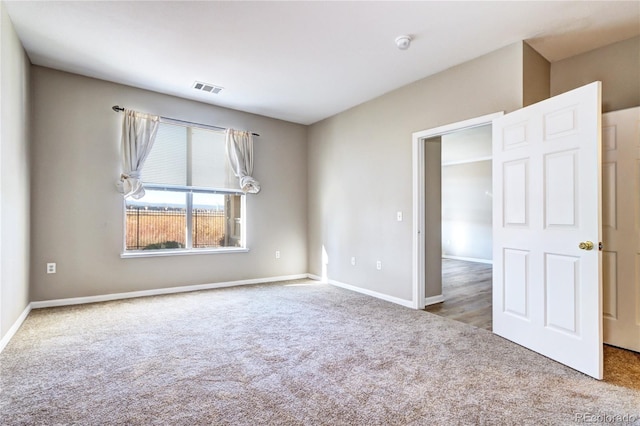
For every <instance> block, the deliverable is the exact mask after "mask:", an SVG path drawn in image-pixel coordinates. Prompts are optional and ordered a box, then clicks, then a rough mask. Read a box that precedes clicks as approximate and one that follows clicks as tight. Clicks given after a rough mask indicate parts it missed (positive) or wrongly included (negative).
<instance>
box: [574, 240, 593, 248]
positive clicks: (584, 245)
mask: <svg viewBox="0 0 640 426" xmlns="http://www.w3.org/2000/svg"><path fill="white" fill-rule="evenodd" d="M578 247H580V249H581V250H593V243H592V242H591V241H583V242H581V243H580V244H578Z"/></svg>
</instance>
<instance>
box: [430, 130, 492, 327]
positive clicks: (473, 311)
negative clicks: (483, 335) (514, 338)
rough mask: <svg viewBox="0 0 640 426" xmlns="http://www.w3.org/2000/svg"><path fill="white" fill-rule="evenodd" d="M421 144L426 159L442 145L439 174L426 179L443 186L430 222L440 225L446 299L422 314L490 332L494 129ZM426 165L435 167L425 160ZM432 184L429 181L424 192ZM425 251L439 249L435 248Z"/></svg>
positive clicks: (464, 133) (443, 136)
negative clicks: (437, 207) (432, 146)
mask: <svg viewBox="0 0 640 426" xmlns="http://www.w3.org/2000/svg"><path fill="white" fill-rule="evenodd" d="M425 143H426V144H427V152H426V155H427V156H429V155H434V154H437V152H434V151H437V150H434V149H430V148H429V145H431V144H440V155H439V157H440V176H439V177H438V176H433V175H432V174H431V173H430V174H429V176H428V177H429V178H431V177H433V179H432V180H433V181H434V182H435V181H438V180H439V181H440V187H441V190H440V195H439V196H440V202H441V211H440V217H437V218H436V217H434V218H433V220H435V221H440V223H441V237H440V238H439V239H440V240H441V248H440V251H441V257H442V259H441V274H442V296H443V298H444V300H443V301H442V302H441V303H438V304H433V305H427V306H426V308H425V310H426V311H428V312H431V313H434V314H437V315H440V316H444V317H448V318H451V319H454V320H456V321H460V322H463V323H466V324H470V325H473V326H476V327H480V328H484V329H487V330H491V329H492V312H491V306H492V275H493V274H492V263H493V261H492V259H493V250H492V229H493V223H492V219H493V199H492V162H491V155H492V127H491V125H484V126H478V127H472V128H469V129H463V130H458V131H455V132H452V133H447V134H444V135H442V136H438V137H436V138H430V139H427V140H425ZM425 162H426V164H427V165H432V164H433V162H432V160H431V159H429V158H427V159H425ZM434 166H435V164H434ZM434 169H435V167H434ZM433 174H435V173H433ZM431 184H432V182H427V188H429V186H430V185H431ZM427 191H429V189H427ZM434 192H436V191H434ZM434 195H436V196H437V194H434ZM427 202H428V201H427ZM427 210H429V208H428V207H427ZM434 213H435V212H434ZM434 216H436V214H434ZM429 247H430V248H431V249H433V250H437V248H436V247H435V244H432V245H429ZM427 265H428V264H427Z"/></svg>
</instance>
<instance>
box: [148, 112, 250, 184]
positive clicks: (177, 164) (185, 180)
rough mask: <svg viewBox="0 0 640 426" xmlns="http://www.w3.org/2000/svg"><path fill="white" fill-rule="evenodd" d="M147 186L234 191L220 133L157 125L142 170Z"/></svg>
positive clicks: (164, 124)
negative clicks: (151, 146) (176, 186)
mask: <svg viewBox="0 0 640 426" xmlns="http://www.w3.org/2000/svg"><path fill="white" fill-rule="evenodd" d="M142 181H143V182H144V183H147V184H158V185H178V186H193V187H200V188H211V189H224V190H233V191H237V190H238V188H237V182H236V179H235V177H234V175H233V172H232V171H231V170H230V168H229V167H228V163H227V158H226V152H225V136H224V133H223V132H219V131H213V130H207V129H200V128H193V127H183V126H178V125H173V124H167V123H160V127H159V129H158V134H157V136H156V140H155V143H154V145H153V148H152V149H151V153H150V154H149V157H148V158H147V161H146V162H145V165H144V168H143V170H142Z"/></svg>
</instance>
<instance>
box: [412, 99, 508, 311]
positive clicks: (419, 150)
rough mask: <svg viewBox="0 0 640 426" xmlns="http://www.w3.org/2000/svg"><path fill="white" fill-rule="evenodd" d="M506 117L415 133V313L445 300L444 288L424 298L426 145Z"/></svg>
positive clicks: (499, 114)
mask: <svg viewBox="0 0 640 426" xmlns="http://www.w3.org/2000/svg"><path fill="white" fill-rule="evenodd" d="M503 115H504V111H500V112H495V113H492V114H487V115H483V116H480V117H476V118H471V119H468V120H464V121H458V122H455V123H451V124H446V125H444V126H439V127H434V128H431V129H427V130H422V131H419V132H414V133H413V136H412V148H413V154H412V156H413V249H412V258H413V268H412V271H413V277H412V292H411V306H412V307H413V308H414V309H424V307H425V305H427V304H434V303H439V302H442V301H443V300H444V298H443V297H442V288H441V289H440V295H436V296H432V297H429V300H427V299H426V297H425V294H426V288H425V283H426V282H425V263H426V261H425V255H426V253H425V243H426V241H425V235H426V232H425V231H426V229H427V226H428V224H427V223H425V202H426V193H425V191H426V183H425V143H426V142H425V141H426V140H427V139H430V138H433V137H437V136H442V135H445V134H447V133H453V132H457V131H459V130H465V129H470V128H473V127H479V126H486V125H488V124H492V122H493V120H494V119H496V118H499V117H502V116H503ZM438 226H441V224H440V223H438Z"/></svg>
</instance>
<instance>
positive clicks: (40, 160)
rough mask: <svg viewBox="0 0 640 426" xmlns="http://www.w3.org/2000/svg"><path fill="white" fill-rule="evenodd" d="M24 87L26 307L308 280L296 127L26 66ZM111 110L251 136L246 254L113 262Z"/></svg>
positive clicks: (116, 126)
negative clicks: (28, 159)
mask: <svg viewBox="0 0 640 426" xmlns="http://www.w3.org/2000/svg"><path fill="white" fill-rule="evenodd" d="M32 87H33V93H34V96H33V124H34V126H33V155H32V181H33V187H32V192H33V198H32V204H33V209H32V231H33V240H32V247H33V250H32V262H31V298H32V300H34V301H38V300H47V299H58V298H68V297H79V296H91V295H101V294H109V293H118V292H127V291H136V290H147V289H158V288H166V287H174V286H182V285H193V284H206V283H217V282H228V281H236V280H245V279H261V278H270V277H279V276H287V275H293V274H303V273H306V272H307V269H308V268H307V197H306V189H307V174H306V160H307V148H306V132H307V129H306V127H305V126H302V125H298V124H292V123H287V122H283V121H279V120H274V119H270V118H265V117H261V116H257V115H252V114H247V113H243V112H238V111H233V110H229V109H224V108H219V107H215V106H212V105H207V104H203V103H198V102H194V101H189V100H184V99H179V98H175V97H172V96H167V95H162V94H159V93H154V92H149V91H145V90H141V89H135V88H132V87H127V86H123V85H118V84H114V83H109V82H105V81H100V80H95V79H91V78H86V77H81V76H77V75H73V74H68V73H63V72H59V71H54V70H51V69H47V68H42V67H33V68H32ZM116 104H118V105H122V106H126V107H128V108H132V109H136V110H140V111H146V112H151V113H154V114H159V115H163V116H167V117H172V118H178V119H184V120H190V121H195V122H200V123H210V124H215V125H220V126H224V127H234V128H238V129H248V130H252V131H254V132H257V133H259V134H260V135H261V136H260V137H258V138H256V140H255V165H254V175H255V177H256V178H257V179H258V180H259V181H260V182H261V185H262V191H261V192H260V193H259V194H257V195H249V196H248V198H247V211H248V214H247V245H248V247H249V249H250V251H249V252H248V253H227V254H202V255H186V256H170V257H153V258H134V259H131V258H129V259H121V258H120V253H121V251H122V244H123V243H122V239H123V199H122V196H121V195H120V194H119V193H118V192H116V190H115V185H114V184H115V182H116V180H117V178H118V177H119V175H120V171H121V169H120V128H121V120H122V116H121V115H120V114H117V113H115V112H113V111H112V110H111V106H112V105H116ZM276 250H280V252H281V258H280V259H279V260H276V259H275V255H274V254H275V251H276ZM47 262H56V263H57V269H58V272H57V273H56V274H50V275H47V274H46V273H45V272H46V271H45V265H46V263H47Z"/></svg>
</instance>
